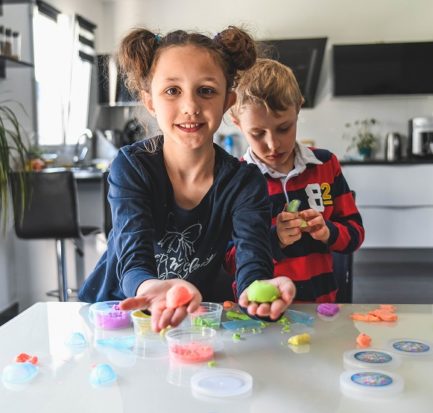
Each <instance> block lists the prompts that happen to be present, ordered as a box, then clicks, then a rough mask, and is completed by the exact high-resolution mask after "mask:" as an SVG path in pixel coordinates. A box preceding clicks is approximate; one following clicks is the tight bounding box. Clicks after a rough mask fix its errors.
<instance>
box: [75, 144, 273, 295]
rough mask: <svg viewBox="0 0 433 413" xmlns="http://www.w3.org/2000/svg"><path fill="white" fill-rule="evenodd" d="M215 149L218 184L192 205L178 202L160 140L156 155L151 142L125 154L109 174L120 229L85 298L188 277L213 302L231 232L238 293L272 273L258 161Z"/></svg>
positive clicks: (268, 216) (132, 147)
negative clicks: (251, 162)
mask: <svg viewBox="0 0 433 413" xmlns="http://www.w3.org/2000/svg"><path fill="white" fill-rule="evenodd" d="M155 142H157V141H155ZM214 148H215V171H214V182H213V184H212V186H211V188H210V189H209V191H208V193H207V194H206V195H205V196H204V197H203V199H202V200H201V201H200V203H199V204H198V205H197V206H196V207H194V208H193V209H190V210H185V209H182V208H181V207H179V206H178V205H177V204H176V202H175V199H174V193H173V188H172V185H171V182H170V179H169V177H168V175H167V171H166V169H165V165H164V159H163V152H162V145H161V143H159V147H158V149H157V150H156V152H153V153H151V152H149V151H148V150H147V149H146V146H145V143H144V141H141V142H137V143H135V144H133V145H129V146H125V147H123V148H122V149H121V150H120V151H119V154H118V156H117V157H116V158H115V160H114V161H113V164H112V166H111V169H110V174H109V178H108V179H109V184H110V190H109V194H108V200H109V202H110V205H111V210H112V216H113V229H112V231H111V232H110V235H109V238H108V246H107V251H106V252H105V253H104V255H103V256H102V257H101V258H100V260H99V261H98V263H97V265H96V267H95V269H94V270H93V272H92V273H91V274H90V275H89V277H88V278H87V279H86V281H85V283H84V284H83V286H82V287H81V289H80V292H79V298H80V300H82V301H86V302H96V301H105V300H112V299H124V298H126V297H131V296H134V295H135V294H136V291H137V288H138V287H139V285H140V284H141V283H142V282H143V281H146V280H149V279H154V278H159V279H162V280H163V279H171V278H182V279H185V280H187V281H189V282H191V283H192V284H194V285H195V286H196V287H197V288H198V289H199V290H200V292H201V293H202V295H203V297H206V298H208V299H211V297H209V295H208V294H209V292H210V289H211V286H212V282H213V277H216V275H217V274H218V271H219V269H220V267H221V264H222V262H223V260H224V255H225V251H226V247H227V244H228V242H229V240H230V239H231V238H232V237H233V241H234V243H235V246H236V282H237V288H238V290H237V293H238V295H239V294H240V293H241V292H242V291H243V290H244V289H245V288H246V287H248V286H249V285H250V284H251V283H252V282H253V281H254V280H256V279H270V278H272V274H273V263H272V255H271V251H270V245H271V243H270V231H269V228H270V225H271V206H270V201H269V197H268V193H267V188H266V181H265V178H264V177H263V175H262V174H261V173H260V171H259V169H258V168H257V167H256V166H255V165H249V164H246V163H241V162H239V161H238V160H237V159H236V158H234V157H232V156H231V155H229V154H228V153H226V152H225V151H224V150H223V149H221V148H220V147H219V146H217V145H214Z"/></svg>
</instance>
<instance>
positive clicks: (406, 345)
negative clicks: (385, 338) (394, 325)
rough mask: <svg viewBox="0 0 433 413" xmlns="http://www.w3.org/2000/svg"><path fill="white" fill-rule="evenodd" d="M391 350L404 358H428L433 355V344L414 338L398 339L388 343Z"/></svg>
mask: <svg viewBox="0 0 433 413" xmlns="http://www.w3.org/2000/svg"><path fill="white" fill-rule="evenodd" d="M388 346H389V349H390V350H391V351H392V352H394V353H396V354H401V355H402V356H408V357H426V356H432V355H433V343H431V342H429V341H426V340H418V339H413V338H397V339H393V340H390V341H389V342H388Z"/></svg>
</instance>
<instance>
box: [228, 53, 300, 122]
mask: <svg viewBox="0 0 433 413" xmlns="http://www.w3.org/2000/svg"><path fill="white" fill-rule="evenodd" d="M236 94H237V100H236V103H235V104H234V105H233V106H232V108H231V109H230V111H231V114H232V116H234V117H235V118H236V117H237V115H238V114H239V113H240V111H241V110H242V107H243V106H245V105H248V104H261V105H263V106H264V107H265V108H266V109H267V110H270V111H272V112H278V111H283V110H286V109H288V108H289V107H290V106H295V108H296V111H297V112H299V110H300V109H301V106H302V104H303V103H304V98H303V96H302V93H301V91H300V89H299V85H298V82H297V80H296V78H295V75H294V74H293V72H292V70H291V69H290V68H289V67H288V66H285V65H283V64H281V63H279V62H277V61H276V60H272V59H257V61H256V63H255V65H254V66H253V67H252V68H250V69H249V70H247V71H245V72H244V73H242V76H241V78H240V80H239V83H238V85H237V87H236Z"/></svg>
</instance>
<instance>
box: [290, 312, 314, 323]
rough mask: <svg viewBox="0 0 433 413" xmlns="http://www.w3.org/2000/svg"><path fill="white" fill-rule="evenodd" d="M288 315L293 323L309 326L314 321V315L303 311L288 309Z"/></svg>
mask: <svg viewBox="0 0 433 413" xmlns="http://www.w3.org/2000/svg"><path fill="white" fill-rule="evenodd" d="M285 314H286V316H287V317H289V318H290V321H291V322H292V323H301V324H305V325H307V326H312V325H313V323H314V320H315V319H314V316H312V315H310V314H308V313H304V312H303V311H296V310H286V313H285Z"/></svg>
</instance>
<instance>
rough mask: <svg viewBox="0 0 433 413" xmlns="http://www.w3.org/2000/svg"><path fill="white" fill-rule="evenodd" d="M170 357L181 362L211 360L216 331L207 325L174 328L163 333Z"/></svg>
mask: <svg viewBox="0 0 433 413" xmlns="http://www.w3.org/2000/svg"><path fill="white" fill-rule="evenodd" d="M165 338H166V340H167V344H168V351H169V354H170V357H171V358H172V359H174V360H176V361H180V362H183V363H200V362H204V361H209V360H212V359H213V357H214V346H215V338H216V331H215V330H214V329H212V328H209V327H194V326H193V327H191V328H185V329H184V328H174V329H172V330H169V331H168V332H167V334H166V335H165Z"/></svg>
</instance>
